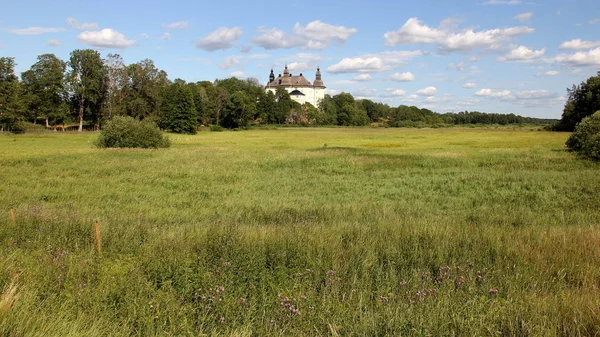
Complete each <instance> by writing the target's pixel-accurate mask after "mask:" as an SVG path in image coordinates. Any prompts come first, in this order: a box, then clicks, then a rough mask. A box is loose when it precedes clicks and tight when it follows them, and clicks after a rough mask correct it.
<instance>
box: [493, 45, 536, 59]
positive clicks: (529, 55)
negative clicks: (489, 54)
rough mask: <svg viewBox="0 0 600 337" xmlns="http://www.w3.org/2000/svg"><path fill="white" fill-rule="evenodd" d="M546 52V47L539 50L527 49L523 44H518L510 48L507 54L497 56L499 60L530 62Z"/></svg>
mask: <svg viewBox="0 0 600 337" xmlns="http://www.w3.org/2000/svg"><path fill="white" fill-rule="evenodd" d="M545 52H546V48H542V49H540V50H533V49H529V48H527V47H525V46H519V47H517V48H514V49H512V50H511V51H510V52H509V53H508V54H506V55H504V56H500V57H498V61H500V62H531V61H533V60H536V59H539V58H540V57H542V56H543V55H544V53H545Z"/></svg>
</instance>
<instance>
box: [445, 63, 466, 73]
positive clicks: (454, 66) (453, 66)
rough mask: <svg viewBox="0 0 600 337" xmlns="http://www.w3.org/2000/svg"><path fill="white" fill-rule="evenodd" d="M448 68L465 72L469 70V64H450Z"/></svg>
mask: <svg viewBox="0 0 600 337" xmlns="http://www.w3.org/2000/svg"><path fill="white" fill-rule="evenodd" d="M447 68H448V69H456V70H458V71H463V70H465V69H467V64H466V63H465V62H460V63H450V64H449V65H448V67H447Z"/></svg>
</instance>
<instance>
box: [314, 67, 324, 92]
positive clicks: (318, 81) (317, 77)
mask: <svg viewBox="0 0 600 337" xmlns="http://www.w3.org/2000/svg"><path fill="white" fill-rule="evenodd" d="M313 85H314V86H315V87H323V88H324V87H325V84H323V80H322V79H321V68H319V67H317V73H316V74H315V81H314V82H313Z"/></svg>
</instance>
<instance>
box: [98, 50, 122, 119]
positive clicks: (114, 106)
mask: <svg viewBox="0 0 600 337" xmlns="http://www.w3.org/2000/svg"><path fill="white" fill-rule="evenodd" d="M104 68H105V69H106V76H107V84H106V100H104V108H103V109H102V110H103V111H102V118H103V119H104V120H111V119H112V118H113V117H114V116H121V115H125V99H126V98H127V94H128V93H129V91H128V90H127V88H128V86H129V75H128V74H127V66H126V65H125V61H123V58H122V57H121V55H119V54H108V56H107V58H106V59H105V60H104Z"/></svg>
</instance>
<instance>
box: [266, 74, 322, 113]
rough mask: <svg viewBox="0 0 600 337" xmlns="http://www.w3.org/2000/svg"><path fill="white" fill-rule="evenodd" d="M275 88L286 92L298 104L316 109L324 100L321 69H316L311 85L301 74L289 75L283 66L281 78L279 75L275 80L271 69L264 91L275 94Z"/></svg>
mask: <svg viewBox="0 0 600 337" xmlns="http://www.w3.org/2000/svg"><path fill="white" fill-rule="evenodd" d="M277 88H284V89H285V90H287V92H288V93H289V94H290V97H291V98H292V99H293V100H294V101H296V102H298V103H300V104H304V103H310V104H312V105H314V106H315V107H318V106H319V102H320V101H321V100H322V99H323V98H325V85H324V84H323V80H321V69H319V68H317V74H316V76H315V81H314V82H313V83H312V84H311V83H310V82H309V81H308V80H307V79H306V78H305V77H304V76H303V75H302V73H300V75H296V76H294V75H292V74H290V72H289V71H288V68H287V66H285V69H284V70H283V76H281V74H279V76H278V77H277V78H275V74H274V73H273V69H271V74H270V75H269V82H268V83H267V85H266V86H265V90H266V91H267V92H268V91H271V92H272V93H273V94H275V91H277Z"/></svg>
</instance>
